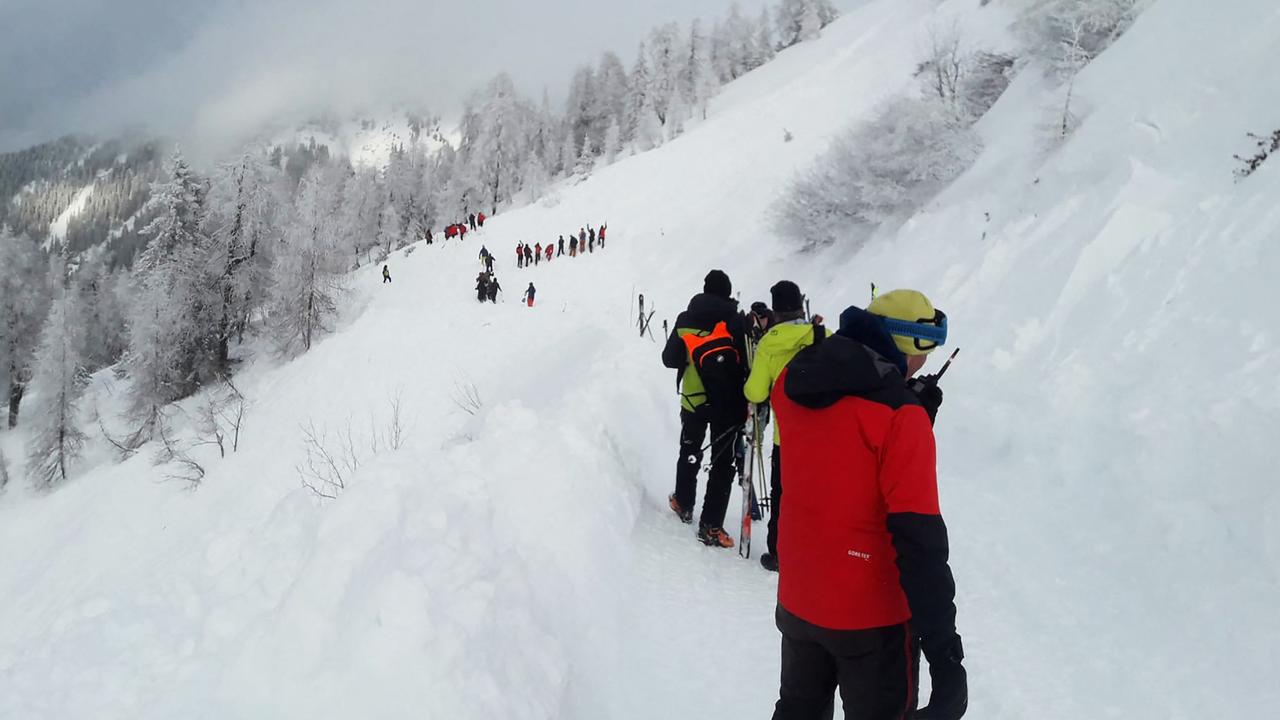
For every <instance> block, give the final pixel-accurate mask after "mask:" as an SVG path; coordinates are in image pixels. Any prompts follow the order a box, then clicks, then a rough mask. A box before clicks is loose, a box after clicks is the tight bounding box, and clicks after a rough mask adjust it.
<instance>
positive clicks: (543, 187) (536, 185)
mask: <svg viewBox="0 0 1280 720" xmlns="http://www.w3.org/2000/svg"><path fill="white" fill-rule="evenodd" d="M521 174H522V175H523V176H524V190H525V192H526V193H528V196H529V201H530V202H537V201H538V200H540V199H542V196H543V195H545V194H546V193H547V187H548V186H549V185H550V184H551V174H550V173H549V172H547V167H546V165H544V164H543V163H542V159H541V158H539V157H538V154H537V153H536V152H534V151H533V150H530V151H529V156H528V157H527V158H526V159H525V167H524V170H523V172H522V173H521Z"/></svg>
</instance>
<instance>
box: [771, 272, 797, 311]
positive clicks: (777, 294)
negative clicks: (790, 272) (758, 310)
mask: <svg viewBox="0 0 1280 720" xmlns="http://www.w3.org/2000/svg"><path fill="white" fill-rule="evenodd" d="M769 294H770V295H772V296H773V311H774V312H776V313H786V312H800V311H801V310H804V296H803V295H801V294H800V286H798V285H796V284H795V283H793V282H791V281H790V280H781V281H779V282H778V284H777V285H774V286H773V287H771V288H769Z"/></svg>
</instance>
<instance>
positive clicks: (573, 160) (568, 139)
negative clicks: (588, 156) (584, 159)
mask: <svg viewBox="0 0 1280 720" xmlns="http://www.w3.org/2000/svg"><path fill="white" fill-rule="evenodd" d="M577 169H578V143H577V141H575V140H574V139H573V128H569V130H568V131H566V134H565V136H564V140H563V141H561V144H560V172H561V173H563V174H564V176H565V177H568V176H570V175H573V173H574V172H576V171H577Z"/></svg>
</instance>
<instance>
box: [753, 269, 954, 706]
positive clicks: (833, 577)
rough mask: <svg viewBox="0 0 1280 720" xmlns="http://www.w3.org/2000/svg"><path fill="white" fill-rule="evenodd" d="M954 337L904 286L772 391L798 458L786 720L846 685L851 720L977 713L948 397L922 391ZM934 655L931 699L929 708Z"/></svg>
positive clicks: (790, 537) (790, 521)
mask: <svg viewBox="0 0 1280 720" xmlns="http://www.w3.org/2000/svg"><path fill="white" fill-rule="evenodd" d="M946 332H947V318H946V315H945V314H944V313H943V312H941V311H940V310H937V309H936V308H934V307H933V305H932V303H930V302H929V300H928V298H926V297H925V296H924V295H923V294H921V293H919V292H916V291H914V290H895V291H893V292H891V293H886V294H884V295H881V296H880V297H879V298H877V299H876V300H875V301H874V302H872V303H871V305H870V306H869V307H868V308H867V309H866V310H863V309H861V308H857V307H851V308H849V309H847V310H845V311H844V313H842V314H841V316H840V329H839V331H838V332H837V333H836V334H835V335H833V336H831V337H827V338H825V339H824V338H823V337H821V336H817V335H815V337H814V343H813V344H812V345H810V346H809V347H807V348H805V349H803V350H801V351H800V352H799V353H798V354H797V355H796V356H795V358H794V359H792V360H791V362H790V364H788V365H787V367H786V369H785V370H783V371H782V373H781V374H780V375H779V376H778V381H777V383H775V384H774V388H773V392H772V400H773V408H774V412H775V413H776V414H777V419H778V427H779V428H780V429H781V438H782V440H783V443H784V445H785V446H786V449H787V452H786V453H785V454H783V456H782V471H783V472H782V477H783V478H785V481H786V491H787V509H786V512H785V513H783V514H782V517H781V518H780V521H779V522H780V528H779V529H780V530H781V533H780V534H779V537H778V556H779V557H778V560H779V571H780V573H779V577H778V606H777V609H776V612H775V616H776V621H777V625H778V629H779V630H780V631H781V632H782V680H781V686H780V689H779V699H778V702H777V705H776V707H775V710H774V714H773V717H774V720H793V719H798V720H818V718H822V717H831V707H832V703H833V700H834V695H835V693H836V690H837V689H838V690H839V692H840V698H841V700H842V701H843V705H844V708H845V718H847V719H850V720H853V719H858V720H860V719H862V718H866V719H867V720H871V719H878V718H883V719H884V720H889V719H890V718H903V717H907V718H917V720H959V719H960V718H961V717H962V716H963V715H964V714H965V711H966V710H967V708H968V677H967V674H966V672H965V669H964V667H963V665H962V662H961V661H962V660H963V659H964V649H963V648H962V646H961V644H960V636H959V635H958V634H957V633H956V606H955V589H956V588H955V580H954V579H953V577H952V575H951V568H950V566H949V565H948V562H947V555H948V540H947V527H946V525H945V524H944V523H943V521H942V516H941V514H940V512H939V509H938V479H937V454H936V452H937V451H936V448H935V445H934V437H933V427H932V423H931V410H932V412H935V413H936V411H937V407H938V406H939V405H940V404H941V402H942V397H941V395H942V393H941V390H940V389H939V388H938V387H937V378H936V376H932V377H924V378H918V379H915V380H911V378H912V377H913V376H914V375H915V374H916V373H918V372H919V371H920V370H921V368H922V367H923V366H924V364H925V361H926V359H927V357H928V353H929V352H931V351H932V350H934V349H935V348H937V347H939V346H940V345H942V344H943V343H945V342H946ZM909 383H910V384H909ZM851 438H853V439H855V441H854V442H850V439H851ZM921 650H923V651H924V656H925V657H926V658H927V659H928V661H929V675H930V677H931V678H932V680H933V682H932V687H933V694H932V696H931V697H930V699H929V705H928V706H926V707H925V708H923V709H921V710H919V711H916V709H915V708H916V705H917V698H916V691H917V689H918V683H917V677H916V675H917V670H918V667H919V657H920V656H919V653H920V651H921Z"/></svg>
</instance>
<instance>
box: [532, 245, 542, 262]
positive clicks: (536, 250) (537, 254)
mask: <svg viewBox="0 0 1280 720" xmlns="http://www.w3.org/2000/svg"><path fill="white" fill-rule="evenodd" d="M533 264H534V265H540V264H542V243H538V244H537V245H534V246H533Z"/></svg>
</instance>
